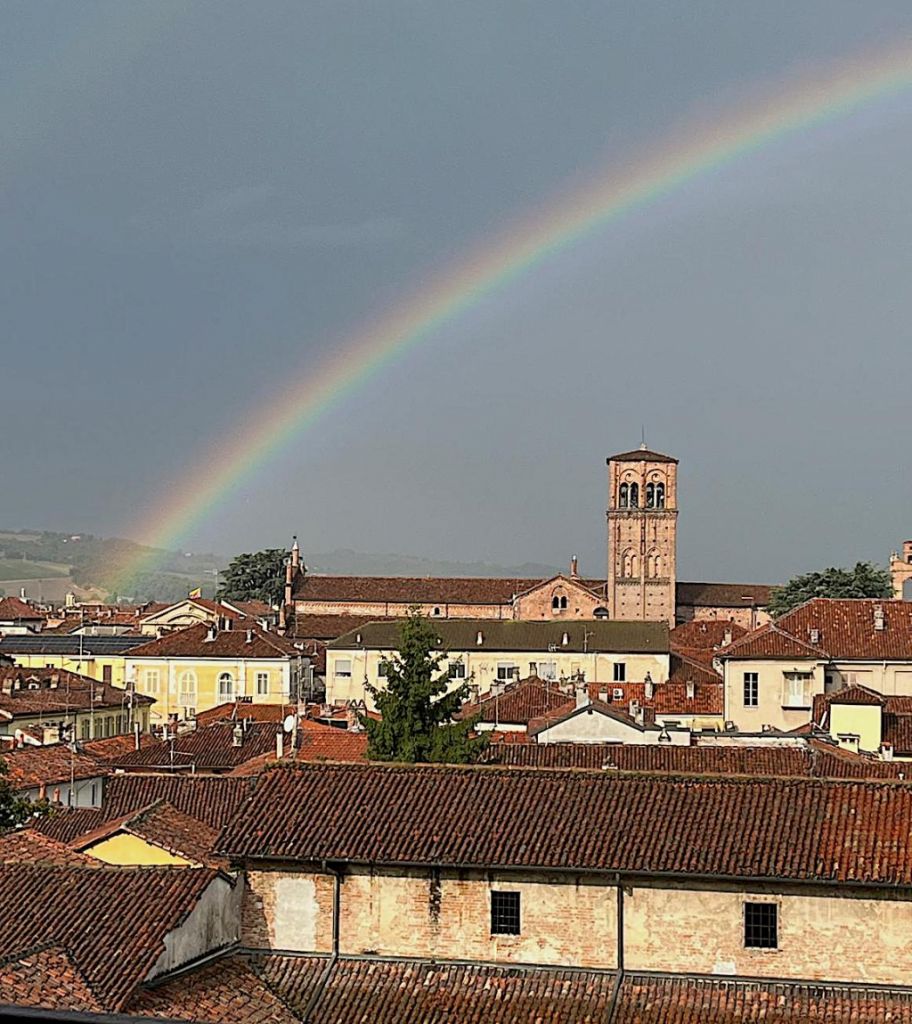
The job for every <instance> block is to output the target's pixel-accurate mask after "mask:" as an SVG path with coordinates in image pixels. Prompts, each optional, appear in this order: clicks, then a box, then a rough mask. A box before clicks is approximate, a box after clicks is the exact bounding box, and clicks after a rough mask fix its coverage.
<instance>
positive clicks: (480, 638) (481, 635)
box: [475, 629, 484, 647]
mask: <svg viewBox="0 0 912 1024" xmlns="http://www.w3.org/2000/svg"><path fill="white" fill-rule="evenodd" d="M475 643H476V644H477V645H478V646H479V647H481V645H482V644H483V643H484V633H482V631H481V630H480V629H479V630H478V632H477V633H476V634H475Z"/></svg>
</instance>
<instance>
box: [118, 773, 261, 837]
mask: <svg viewBox="0 0 912 1024" xmlns="http://www.w3.org/2000/svg"><path fill="white" fill-rule="evenodd" d="M250 789H251V780H250V779H226V778H217V777H213V776H208V777H207V776H201V777H199V778H193V777H189V776H179V775H114V776H112V777H111V778H110V779H108V783H107V786H106V787H105V802H104V813H105V814H106V815H109V816H110V817H120V816H122V815H124V814H128V813H129V812H131V811H137V810H139V809H140V808H141V807H146V806H148V805H149V804H150V803H152V802H153V801H154V800H158V799H164V800H167V801H168V803H170V804H172V805H173V806H174V807H176V808H177V809H178V810H179V811H183V812H184V813H185V814H189V815H190V817H192V818H197V819H198V820H199V821H203V822H205V823H206V824H207V825H211V826H213V827H214V828H221V827H222V826H223V825H225V824H226V823H227V822H228V821H229V820H230V819H231V818H232V817H233V816H234V813H235V812H236V811H237V809H238V807H240V805H241V803H243V801H244V800H245V799H246V797H247V796H248V794H249V793H250Z"/></svg>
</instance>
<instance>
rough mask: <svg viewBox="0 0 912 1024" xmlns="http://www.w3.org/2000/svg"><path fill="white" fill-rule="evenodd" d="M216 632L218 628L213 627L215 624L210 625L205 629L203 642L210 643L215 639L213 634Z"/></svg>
mask: <svg viewBox="0 0 912 1024" xmlns="http://www.w3.org/2000/svg"><path fill="white" fill-rule="evenodd" d="M217 632H218V630H217V629H216V628H215V626H214V625H210V626H209V628H208V629H207V630H206V637H205V639H204V641H203V643H207V644H211V643H212V642H213V641H214V640H215V634H216V633H217Z"/></svg>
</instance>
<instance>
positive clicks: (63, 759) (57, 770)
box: [3, 743, 111, 796]
mask: <svg viewBox="0 0 912 1024" xmlns="http://www.w3.org/2000/svg"><path fill="white" fill-rule="evenodd" d="M3 760H4V761H5V762H6V767H7V768H8V769H9V781H10V783H11V784H12V785H13V786H14V787H15V788H16V789H34V788H36V787H38V786H42V785H46V786H55V785H57V784H58V783H64V782H69V781H70V779H94V778H102V777H104V776H106V775H110V774H111V769H110V768H109V767H108V766H107V765H105V764H102V763H101V762H100V761H96V760H95V758H94V757H91V756H90V755H88V754H81V753H79V752H77V751H73V750H71V749H70V747H69V746H67V745H66V744H65V743H51V744H48V745H47V746H43V747H33V746H28V747H19V748H18V749H16V750H8V751H5V752H4V754H3ZM50 795H51V794H50V793H48V796H50Z"/></svg>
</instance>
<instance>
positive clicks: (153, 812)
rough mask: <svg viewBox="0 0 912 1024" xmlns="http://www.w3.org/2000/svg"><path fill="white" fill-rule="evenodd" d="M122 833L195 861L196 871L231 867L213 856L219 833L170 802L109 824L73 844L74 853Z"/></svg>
mask: <svg viewBox="0 0 912 1024" xmlns="http://www.w3.org/2000/svg"><path fill="white" fill-rule="evenodd" d="M118 833H128V834H130V835H133V836H136V837H137V838H139V839H142V840H144V841H145V842H147V843H151V844H152V845H153V846H158V847H161V849H163V850H167V851H168V853H171V854H174V855H175V856H177V857H183V858H184V859H185V860H189V861H191V862H192V863H193V865H194V866H195V867H211V868H225V867H227V864H226V862H225V861H224V860H223V859H222V858H219V857H215V856H214V855H213V853H212V849H213V847H214V846H215V840H216V839H217V838H218V834H219V830H218V829H217V828H213V827H212V826H211V825H205V824H204V823H203V822H201V821H200V820H199V819H198V818H192V817H190V815H189V814H184V813H183V812H182V811H179V810H177V808H176V807H174V806H172V805H171V804H169V803H168V802H167V800H157V801H156V802H155V803H153V804H150V805H149V806H148V807H145V808H143V809H142V810H140V811H136V812H133V813H131V814H127V815H124V817H122V818H113V819H111V820H109V821H106V822H104V823H103V824H101V825H99V826H98V827H97V828H95V829H93V830H92V831H91V832H87V833H86V834H85V835H81V836H79V837H78V838H76V839H74V840H72V841H71V843H70V846H71V847H72V848H73V849H74V850H80V851H90V850H91V848H92V847H93V846H95V844H96V843H100V842H103V841H104V840H106V839H109V838H110V837H111V836H113V835H117V834H118Z"/></svg>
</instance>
